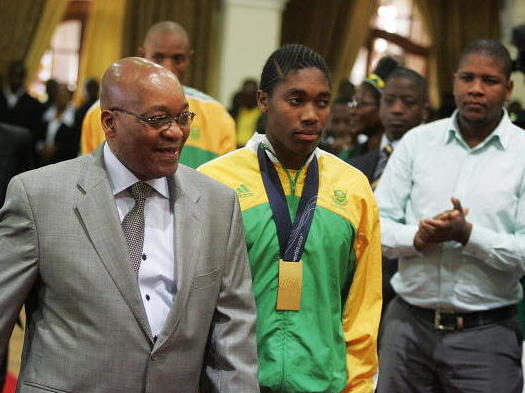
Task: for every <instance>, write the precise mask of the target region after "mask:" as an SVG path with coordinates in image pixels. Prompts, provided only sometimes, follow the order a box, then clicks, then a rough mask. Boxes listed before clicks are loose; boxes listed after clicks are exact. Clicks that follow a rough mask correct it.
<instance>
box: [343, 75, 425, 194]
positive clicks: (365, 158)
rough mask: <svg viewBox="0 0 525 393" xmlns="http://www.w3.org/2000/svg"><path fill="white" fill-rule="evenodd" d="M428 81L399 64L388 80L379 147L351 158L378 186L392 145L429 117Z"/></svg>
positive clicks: (351, 161) (374, 185)
mask: <svg viewBox="0 0 525 393" xmlns="http://www.w3.org/2000/svg"><path fill="white" fill-rule="evenodd" d="M427 103H428V100H427V83H426V80H425V78H423V77H422V76H421V75H420V74H418V73H417V72H415V71H413V70H410V69H408V68H405V67H397V68H396V69H394V71H392V73H391V74H390V75H389V77H388V79H387V80H386V84H385V89H384V91H383V95H382V97H381V101H380V109H379V117H380V120H381V123H382V124H383V126H384V128H385V132H384V134H383V137H382V140H381V144H380V147H379V149H375V150H372V151H370V152H368V153H365V154H363V155H361V156H357V157H353V158H351V159H349V160H348V162H349V163H350V164H351V165H353V166H354V167H356V168H357V169H359V170H360V171H361V172H363V173H364V174H365V175H366V176H367V177H368V180H369V181H370V184H371V185H372V188H374V189H375V187H376V186H377V182H378V181H379V178H380V177H381V174H382V173H383V170H384V169H385V165H386V163H387V161H388V158H389V156H390V154H391V153H392V151H393V148H394V147H395V145H396V144H397V142H398V141H399V140H400V139H401V137H402V136H403V135H404V134H405V133H406V132H407V131H408V130H410V129H411V128H414V127H415V126H417V125H419V124H421V123H423V122H424V121H425V120H426V118H427V113H428V110H427V108H428V107H427Z"/></svg>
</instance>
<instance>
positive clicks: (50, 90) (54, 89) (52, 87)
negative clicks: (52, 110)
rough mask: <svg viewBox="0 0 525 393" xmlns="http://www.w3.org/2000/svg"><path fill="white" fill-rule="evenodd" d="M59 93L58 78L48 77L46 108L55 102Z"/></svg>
mask: <svg viewBox="0 0 525 393" xmlns="http://www.w3.org/2000/svg"><path fill="white" fill-rule="evenodd" d="M57 93H58V82H57V80H56V79H48V80H47V81H46V101H45V102H44V104H43V105H44V108H45V110H47V109H48V108H49V107H51V106H53V105H54V104H55V100H56V98H57Z"/></svg>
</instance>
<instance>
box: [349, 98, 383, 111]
mask: <svg viewBox="0 0 525 393" xmlns="http://www.w3.org/2000/svg"><path fill="white" fill-rule="evenodd" d="M367 106H379V105H378V104H376V103H375V102H366V101H357V100H354V101H350V102H349V103H348V107H349V108H351V109H360V108H365V107H367Z"/></svg>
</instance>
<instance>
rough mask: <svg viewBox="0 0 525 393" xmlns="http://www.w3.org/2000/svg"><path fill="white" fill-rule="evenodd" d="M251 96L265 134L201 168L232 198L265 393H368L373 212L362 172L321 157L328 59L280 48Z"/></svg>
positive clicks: (375, 264) (376, 260) (377, 268)
mask: <svg viewBox="0 0 525 393" xmlns="http://www.w3.org/2000/svg"><path fill="white" fill-rule="evenodd" d="M260 81H261V82H260V88H259V91H258V94H257V102H258V105H259V108H260V109H261V111H262V112H263V113H264V114H265V115H266V130H265V134H256V135H254V136H253V138H252V139H251V140H250V141H249V142H248V144H247V145H246V147H244V148H242V149H239V150H236V151H235V152H233V153H230V154H228V155H226V156H224V157H219V158H217V159H216V160H213V161H211V162H209V163H207V164H205V165H203V166H201V167H200V168H199V170H200V171H201V172H203V173H205V174H207V175H209V176H211V177H213V178H214V179H217V180H219V181H221V182H223V183H224V184H226V185H228V186H229V187H231V188H232V189H233V190H235V191H236V192H237V195H238V197H239V199H240V203H241V210H242V217H243V223H244V229H245V234H246V243H247V246H248V253H249V261H250V266H251V272H252V279H253V286H254V293H255V298H256V303H257V329H256V331H257V341H258V353H259V383H260V385H261V392H262V393H270V392H283V393H299V392H300V393H313V392H352V393H372V392H373V390H374V387H373V379H374V376H375V374H376V371H377V353H376V338H377V329H378V325H379V318H380V313H381V250H380V238H379V222H378V212H377V206H376V203H375V200H374V197H373V195H372V191H371V189H370V186H369V184H368V181H367V180H366V177H365V176H363V174H361V173H360V172H359V171H357V170H356V169H354V168H352V167H351V166H350V165H348V164H346V163H345V162H344V161H342V160H340V159H338V158H337V157H334V156H333V155H332V154H328V153H326V152H324V151H323V150H320V149H318V148H317V146H318V144H319V141H320V140H321V136H322V134H323V130H324V128H325V127H326V124H327V122H328V117H329V114H330V80H329V72H328V68H327V66H326V63H325V61H324V59H323V58H322V57H321V56H320V55H319V54H318V53H316V52H314V51H313V50H312V49H310V48H308V47H305V46H302V45H287V46H284V47H283V48H281V49H278V50H276V51H275V52H273V53H272V54H271V55H270V57H269V58H268V59H267V61H266V63H265V65H264V68H263V71H262V75H261V79H260Z"/></svg>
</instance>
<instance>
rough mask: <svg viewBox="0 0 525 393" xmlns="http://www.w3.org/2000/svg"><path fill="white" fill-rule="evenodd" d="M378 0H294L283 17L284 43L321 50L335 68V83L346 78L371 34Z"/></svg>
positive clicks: (335, 86)
mask: <svg viewBox="0 0 525 393" xmlns="http://www.w3.org/2000/svg"><path fill="white" fill-rule="evenodd" d="M377 6H378V2H377V0H333V1H326V0H290V1H289V2H288V4H287V6H286V10H285V12H284V14H283V21H282V40H281V43H282V44H291V43H299V44H304V45H308V46H310V47H311V48H313V49H315V50H316V51H317V52H319V53H320V54H321V55H322V56H323V57H324V58H325V60H326V62H327V64H328V66H329V67H330V70H331V72H332V87H333V88H334V90H335V89H337V86H338V85H339V82H340V81H341V80H343V79H344V78H346V77H347V76H348V75H349V74H350V71H351V70H352V66H353V65H354V62H355V59H356V57H357V54H358V52H359V48H361V46H363V44H364V43H365V42H366V40H367V38H368V34H369V31H370V28H369V25H370V18H371V17H372V16H373V15H375V12H376V10H377Z"/></svg>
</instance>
